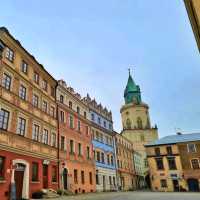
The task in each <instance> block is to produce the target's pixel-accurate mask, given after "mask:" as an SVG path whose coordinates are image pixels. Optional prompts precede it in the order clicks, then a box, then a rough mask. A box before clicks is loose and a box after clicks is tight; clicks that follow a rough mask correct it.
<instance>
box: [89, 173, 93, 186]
mask: <svg viewBox="0 0 200 200" xmlns="http://www.w3.org/2000/svg"><path fill="white" fill-rule="evenodd" d="M89 179H90V185H92V182H93V181H92V172H89Z"/></svg>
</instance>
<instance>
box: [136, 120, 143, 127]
mask: <svg viewBox="0 0 200 200" xmlns="http://www.w3.org/2000/svg"><path fill="white" fill-rule="evenodd" d="M137 126H138V128H139V129H142V128H143V125H142V120H141V118H140V117H138V118H137Z"/></svg>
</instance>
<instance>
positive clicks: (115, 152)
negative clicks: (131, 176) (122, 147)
mask: <svg viewBox="0 0 200 200" xmlns="http://www.w3.org/2000/svg"><path fill="white" fill-rule="evenodd" d="M115 139H116V138H115V136H113V141H114V142H113V144H114V155H115V172H116V179H117V180H116V186H117V191H118V190H119V187H118V173H117V168H118V166H117V151H116V143H115Z"/></svg>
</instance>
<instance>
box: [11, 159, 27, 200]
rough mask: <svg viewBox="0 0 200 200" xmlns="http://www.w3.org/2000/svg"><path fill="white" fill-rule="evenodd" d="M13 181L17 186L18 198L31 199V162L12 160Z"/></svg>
mask: <svg viewBox="0 0 200 200" xmlns="http://www.w3.org/2000/svg"><path fill="white" fill-rule="evenodd" d="M11 183H12V185H14V187H15V188H16V192H15V193H16V194H15V196H16V199H17V200H18V199H19V200H21V199H29V163H28V162H26V161H25V160H21V159H16V160H13V162H12V176H11Z"/></svg>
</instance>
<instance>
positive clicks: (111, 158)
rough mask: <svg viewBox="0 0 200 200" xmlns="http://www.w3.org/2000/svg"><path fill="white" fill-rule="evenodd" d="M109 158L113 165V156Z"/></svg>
mask: <svg viewBox="0 0 200 200" xmlns="http://www.w3.org/2000/svg"><path fill="white" fill-rule="evenodd" d="M110 160H111V165H114V160H113V156H111V157H110Z"/></svg>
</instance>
